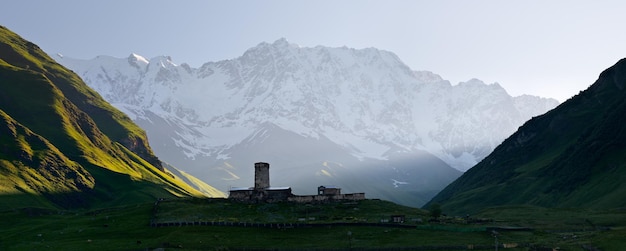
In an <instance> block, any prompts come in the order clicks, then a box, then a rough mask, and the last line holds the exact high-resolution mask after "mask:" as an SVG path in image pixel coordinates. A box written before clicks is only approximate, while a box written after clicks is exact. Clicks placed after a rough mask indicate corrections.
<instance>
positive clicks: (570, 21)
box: [0, 0, 626, 101]
mask: <svg viewBox="0 0 626 251" xmlns="http://www.w3.org/2000/svg"><path fill="white" fill-rule="evenodd" d="M0 25H3V26H6V27H7V28H9V29H11V30H13V31H14V32H17V33H18V34H20V35H21V36H22V37H24V38H26V39H28V40H30V41H32V42H34V43H36V44H38V45H39V46H40V47H41V48H42V49H43V50H45V51H46V52H48V53H51V54H54V53H61V54H63V55H65V56H68V57H73V58H79V59H91V58H94V57H96V56H98V55H110V56H114V57H127V56H128V55H130V54H131V53H137V54H140V55H142V56H144V57H146V58H151V57H154V56H160V55H168V56H171V57H172V59H173V61H174V62H175V63H179V64H180V63H188V64H190V65H191V66H193V67H199V66H200V65H202V64H203V63H205V62H209V61H219V60H225V59H232V58H235V57H238V56H240V55H242V54H243V53H244V52H245V51H246V50H247V49H249V48H251V47H253V46H256V45H257V44H259V43H261V42H273V41H275V40H277V39H279V38H282V37H284V38H286V39H287V40H289V42H291V43H295V44H298V45H300V46H302V47H314V46H317V45H323V46H331V47H340V46H347V47H351V48H356V49H361V48H367V47H375V48H378V49H382V50H387V51H391V52H394V53H395V54H396V55H398V56H399V57H400V59H401V60H402V61H404V63H406V64H407V65H408V66H409V67H410V68H412V69H413V70H428V71H432V72H434V73H436V74H439V75H441V76H442V77H443V78H444V79H447V80H450V82H452V83H453V84H457V83H458V82H460V81H467V80H469V79H471V78H478V79H481V80H483V81H485V82H486V83H493V82H498V83H500V85H502V86H503V87H504V88H505V89H506V90H507V91H508V92H509V94H511V95H513V96H517V95H521V94H532V95H538V96H543V97H552V98H556V99H558V100H559V101H564V100H566V99H567V98H569V97H571V96H573V95H575V94H577V93H578V92H579V91H581V90H584V89H586V88H587V87H588V86H589V85H591V84H592V83H593V82H594V81H595V80H596V79H597V77H598V75H599V74H600V72H601V71H602V70H604V69H606V68H608V67H610V66H611V65H613V64H614V63H615V62H617V61H618V60H619V59H621V58H624V57H626V1H591V0H589V1H577V0H559V1H556V0H555V1H545V0H519V1H513V0H512V1H506V0H472V1H468V0H433V1H409V0H406V1H399V0H398V1H394V0H379V1H367V0H350V1H348V0H343V1H342V0H332V1H319V0H315V1H313V0H310V1H297V0H284V1H276V0H263V1H233V0H230V1H195V0H194V1H192V0H187V1H173V0H172V1H158V0H151V1H148V0H142V1H139V0H132V1H126V0H124V1H122V0H113V1H85V0H73V1H70V0H57V1H49V0H41V1H33V0H20V1H6V2H4V3H3V4H2V7H1V8H0Z"/></svg>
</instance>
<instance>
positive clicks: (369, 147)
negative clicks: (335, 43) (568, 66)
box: [55, 39, 557, 205]
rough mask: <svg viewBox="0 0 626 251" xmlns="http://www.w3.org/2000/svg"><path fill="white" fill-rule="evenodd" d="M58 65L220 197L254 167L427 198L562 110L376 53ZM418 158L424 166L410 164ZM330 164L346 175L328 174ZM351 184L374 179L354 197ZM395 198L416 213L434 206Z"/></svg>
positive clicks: (279, 51)
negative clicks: (525, 128)
mask: <svg viewBox="0 0 626 251" xmlns="http://www.w3.org/2000/svg"><path fill="white" fill-rule="evenodd" d="M55 58H56V59H57V60H58V61H59V62H61V63H62V64H63V65H65V66H66V67H68V68H71V69H72V70H74V71H75V72H77V73H78V74H79V75H80V76H81V77H82V78H83V79H84V80H85V82H86V83H87V84H88V85H90V86H91V87H92V88H94V89H95V90H97V91H98V92H99V93H100V94H101V95H102V96H103V97H104V98H105V99H107V101H109V102H111V103H112V104H113V105H115V106H116V107H118V108H119V109H120V110H123V111H124V112H125V113H127V114H128V115H129V116H130V117H131V118H132V119H133V120H134V121H135V122H136V123H137V124H139V125H140V126H141V127H142V128H144V129H145V130H146V132H147V133H148V135H149V136H150V138H151V141H152V142H153V144H152V146H153V148H154V150H155V151H156V152H157V153H158V154H159V156H160V157H161V158H163V159H164V160H165V161H167V162H168V163H172V164H174V165H176V166H179V167H181V168H183V170H184V171H185V172H187V173H190V174H192V175H194V176H196V177H199V178H201V179H202V180H204V181H206V182H208V183H209V184H212V185H214V186H217V187H218V188H219V189H221V190H227V189H228V187H229V186H247V185H249V182H250V181H251V178H250V176H251V174H252V173H253V172H251V171H250V168H251V167H250V165H251V163H254V162H256V161H265V162H270V163H271V164H272V167H273V168H275V169H273V170H280V171H277V172H272V173H273V175H276V178H275V179H273V180H276V181H280V180H284V181H285V182H284V183H282V184H280V185H285V186H293V188H294V191H302V193H305V192H306V193H312V192H313V193H315V192H316V191H315V188H316V187H317V186H318V185H330V184H333V185H338V186H341V187H343V188H344V189H345V190H348V191H353V192H366V193H368V194H377V193H379V191H388V192H386V193H385V194H393V191H396V192H398V193H405V192H406V194H414V193H422V192H423V191H429V193H432V194H434V193H435V192H436V191H437V190H439V189H442V188H443V187H444V186H445V185H446V184H448V182H450V181H452V180H453V179H454V178H456V177H458V176H459V175H460V173H461V172H459V171H455V170H453V169H452V168H455V169H457V170H461V171H464V170H466V169H467V168H469V167H470V166H472V165H474V164H475V163H477V162H478V161H479V160H481V159H482V158H483V157H484V156H486V155H487V154H488V153H489V152H491V150H492V149H493V148H494V147H495V146H497V145H498V144H499V143H500V142H501V141H502V140H503V139H504V138H505V137H507V136H508V135H510V134H511V133H512V132H514V131H515V129H516V128H517V127H518V126H519V125H521V124H522V123H523V122H524V121H526V120H527V119H529V118H530V117H532V116H535V115H538V114H541V113H544V112H545V111H547V110H549V109H551V108H553V107H555V106H556V105H557V102H556V101H555V100H550V99H542V98H539V97H532V96H522V97H511V96H510V95H508V94H507V93H506V91H505V90H504V89H503V88H502V87H501V86H500V85H498V84H485V83H483V82H481V81H480V80H476V79H472V80H470V81H467V82H464V83H460V84H459V85H451V84H450V83H449V82H448V81H446V80H444V79H442V78H441V77H440V76H438V75H436V74H433V73H431V72H426V71H413V70H411V69H410V68H409V67H408V66H406V65H405V64H404V63H403V62H402V61H401V60H400V59H399V58H398V57H397V56H396V55H394V54H393V53H391V52H387V51H383V50H378V49H375V48H367V49H360V50H356V49H351V48H347V47H342V48H329V47H323V46H317V47H314V48H306V47H300V46H298V45H295V44H292V43H289V42H287V41H286V40H285V39H280V40H277V41H276V42H274V43H261V44H259V45H258V46H256V47H254V48H251V49H249V50H247V51H246V52H245V53H244V54H243V55H242V56H241V57H238V58H235V59H232V60H223V61H219V62H209V63H206V64H204V65H202V66H201V67H199V68H192V67H190V66H189V65H186V64H181V65H177V64H175V63H174V62H173V61H172V59H171V58H169V57H165V56H161V57H155V58H152V59H150V60H148V59H146V58H144V57H141V56H139V55H136V54H131V55H130V56H129V57H128V58H126V59H119V58H113V57H108V56H99V57H97V58H95V59H93V60H77V59H72V58H68V57H63V56H61V55H57V56H55ZM270 142H271V143H270ZM260 153H263V154H260ZM415 157H423V158H425V160H428V161H425V162H427V163H428V164H427V166H425V167H421V166H420V167H418V166H417V164H412V165H411V164H410V163H409V162H407V161H405V160H406V159H407V158H408V159H415ZM434 159H439V161H430V160H434ZM325 163H326V164H325ZM328 163H338V164H337V166H340V167H341V169H340V170H343V171H345V172H343V171H342V172H336V173H334V174H333V171H336V170H334V169H333V170H329V166H330V165H328ZM415 163H418V162H415ZM368 167H372V168H374V169H369V168H368ZM410 169H414V170H421V174H420V175H416V176H415V180H407V179H406V178H407V176H406V175H404V173H403V172H402V171H398V170H404V171H409V170H410ZM440 169H442V170H440ZM282 170H285V171H284V172H283V171H282ZM287 170H288V171H287ZM366 170H377V171H372V172H369V171H366ZM374 173H376V175H374ZM381 173H385V175H379V174H381ZM439 173H447V174H448V176H447V178H445V179H444V178H435V177H439V176H438V175H439ZM348 174H350V176H346V175H348ZM354 175H363V176H365V177H366V178H365V180H372V179H374V178H376V177H379V179H374V180H373V181H374V182H370V183H369V184H368V185H367V186H360V185H359V184H358V183H359V180H357V179H353V178H351V177H354ZM382 177H384V178H382ZM428 180H431V181H433V182H431V183H428V182H426V181H428ZM435 181H437V182H435ZM313 183H316V184H313ZM434 183H438V184H434ZM399 184H402V185H399ZM416 184H422V185H416ZM423 184H428V186H427V187H423ZM277 185H279V184H277ZM363 187H364V188H363ZM409 187H410V188H409ZM361 189H365V190H361ZM402 189H408V190H406V191H402ZM433 191H435V192H433ZM432 194H430V195H429V196H432ZM402 197H403V198H404V199H403V201H413V203H414V204H411V205H419V204H417V203H423V202H424V201H425V200H427V199H429V198H430V197H428V196H427V197H421V198H416V197H414V196H409V195H406V196H402ZM384 198H385V199H390V198H389V197H384ZM417 201H421V202H417ZM396 202H399V201H398V200H396ZM405 205H406V204H405Z"/></svg>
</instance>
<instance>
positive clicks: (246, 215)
mask: <svg viewBox="0 0 626 251" xmlns="http://www.w3.org/2000/svg"><path fill="white" fill-rule="evenodd" d="M391 215H404V216H405V222H404V223H399V224H400V225H405V226H406V225H411V226H410V227H408V228H401V227H395V226H394V225H393V224H391V223H385V224H387V225H384V226H365V225H345V226H327V225H325V226H319V227H301V228H280V229H279V228H259V227H237V226H170V227H150V222H151V221H153V222H175V221H180V222H186V221H223V222H256V223H309V224H325V223H380V222H381V220H386V219H389V217H390V216H391ZM471 218H473V219H481V220H482V222H480V223H467V222H466V219H465V217H450V216H447V217H442V218H441V221H440V222H429V219H430V218H429V213H428V212H427V211H424V210H421V209H416V208H409V207H403V206H399V205H395V204H393V203H390V202H386V201H379V200H365V201H361V202H358V203H330V204H309V205H307V204H290V203H278V204H242V203H234V202H230V201H228V200H224V199H178V200H165V201H161V202H160V203H159V204H158V205H157V206H155V203H143V204H137V205H129V206H124V207H116V208H107V209H99V210H86V211H57V210H49V209H36V208H30V209H13V210H9V211H4V212H0V250H155V249H158V248H162V250H163V249H164V250H244V249H247V250H281V249H282V250H324V249H333V250H347V249H350V248H351V249H357V250H358V249H361V250H364V249H368V250H376V249H387V250H394V248H395V249H396V250H467V249H470V248H472V247H473V248H474V250H493V249H494V243H495V238H494V236H493V233H492V232H491V227H528V228H531V229H532V230H527V231H505V230H501V229H500V230H496V231H498V243H500V245H499V248H500V249H501V250H541V249H538V248H556V247H558V248H560V249H559V250H584V249H583V247H593V248H598V249H599V250H621V248H622V247H624V246H626V239H625V236H626V229H625V228H624V226H626V210H612V211H587V210H565V209H563V210H557V209H545V208H535V207H507V208H493V209H489V210H485V211H483V212H482V213H481V214H479V215H476V216H471ZM503 244H507V247H511V246H515V245H517V247H514V248H507V249H505V248H504V247H505V246H504V245H503Z"/></svg>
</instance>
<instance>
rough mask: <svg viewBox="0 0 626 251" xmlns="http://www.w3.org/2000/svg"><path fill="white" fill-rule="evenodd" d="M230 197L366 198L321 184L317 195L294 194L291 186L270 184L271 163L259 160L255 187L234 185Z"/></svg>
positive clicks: (248, 199) (305, 200) (247, 199)
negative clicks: (342, 192) (343, 192)
mask: <svg viewBox="0 0 626 251" xmlns="http://www.w3.org/2000/svg"><path fill="white" fill-rule="evenodd" d="M228 198H229V199H232V200H236V201H242V202H253V203H258V202H266V203H272V202H280V201H290V202H300V203H308V202H330V201H346V200H347V201H356V200H364V199H365V193H353V194H341V188H338V187H327V186H320V187H318V188H317V195H294V194H292V193H291V187H272V186H270V164H268V163H264V162H258V163H255V164H254V187H233V188H231V189H230V191H229V195H228Z"/></svg>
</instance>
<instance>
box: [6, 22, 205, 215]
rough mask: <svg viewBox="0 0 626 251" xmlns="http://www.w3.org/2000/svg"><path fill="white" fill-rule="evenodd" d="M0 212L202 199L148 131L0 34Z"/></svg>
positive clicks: (25, 45)
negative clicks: (166, 162) (168, 164)
mask: <svg viewBox="0 0 626 251" xmlns="http://www.w3.org/2000/svg"><path fill="white" fill-rule="evenodd" d="M0 133H1V134H0V173H1V174H2V175H1V176H0V179H1V180H2V182H0V193H1V194H0V209H2V208H19V207H25V206H30V207H33V206H34V207H64V208H72V207H100V206H111V205H118V204H123V203H126V202H135V203H136V202H140V201H153V200H154V199H155V198H158V197H173V196H204V194H202V193H200V192H198V191H196V190H195V189H193V188H192V187H191V186H189V185H188V184H187V183H185V182H184V181H183V180H182V179H180V178H178V177H176V176H175V175H173V174H172V173H170V172H169V171H167V170H166V169H165V168H164V167H163V166H162V164H161V162H160V161H159V159H158V158H157V157H156V156H154V154H153V153H152V150H151V149H150V147H149V145H148V140H147V137H146V135H145V133H144V131H143V130H141V129H140V128H139V127H138V126H137V125H135V124H134V123H133V122H132V121H131V120H130V119H129V118H128V117H127V116H126V115H124V114H123V113H121V112H120V111H118V110H117V109H115V108H113V107H112V106H111V105H110V104H108V103H106V102H105V101H104V100H103V99H102V98H101V97H100V96H99V95H98V94H97V93H96V92H95V91H93V90H92V89H90V88H89V87H88V86H87V85H85V84H84V83H83V82H82V80H81V79H80V78H79V77H78V76H77V75H76V74H74V73H73V72H71V71H69V70H67V69H66V68H64V67H62V66H61V65H59V64H57V63H56V62H54V61H53V60H52V59H51V58H50V57H48V56H47V55H46V54H45V53H44V52H43V51H41V50H40V49H39V47H37V46H36V45H35V44H33V43H30V42H28V41H25V40H23V39H22V38H20V37H19V36H18V35H16V34H15V33H13V32H11V31H9V30H8V29H6V28H4V27H1V26H0Z"/></svg>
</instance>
